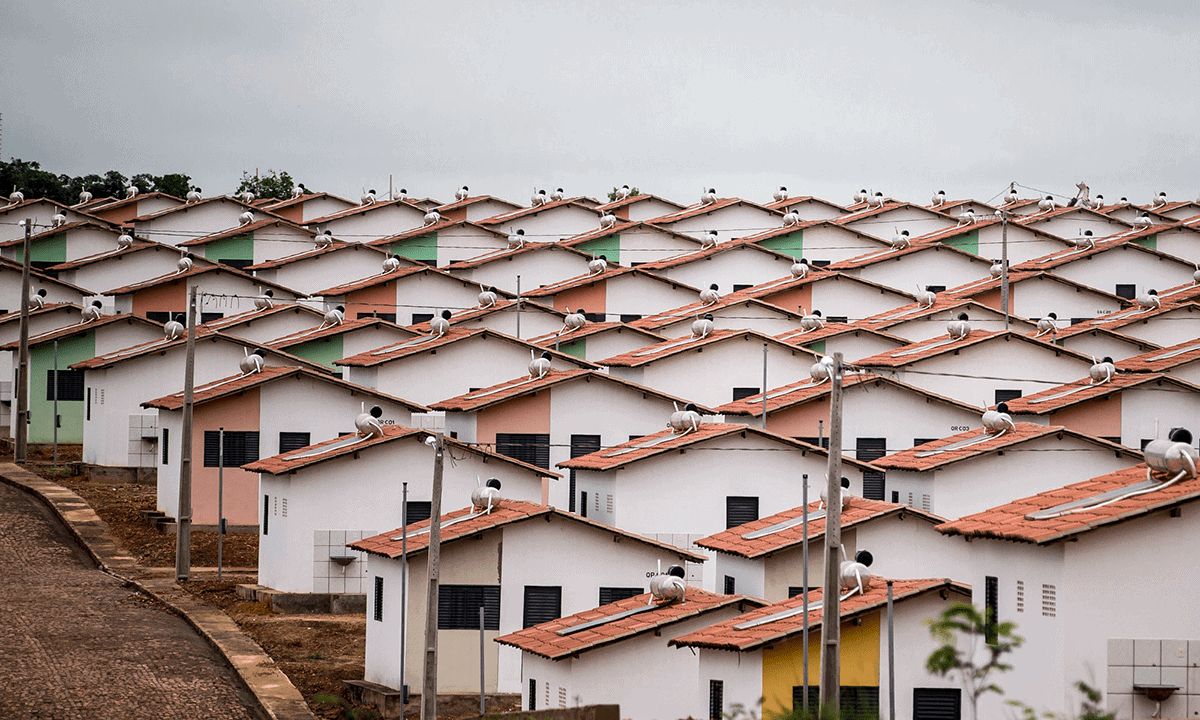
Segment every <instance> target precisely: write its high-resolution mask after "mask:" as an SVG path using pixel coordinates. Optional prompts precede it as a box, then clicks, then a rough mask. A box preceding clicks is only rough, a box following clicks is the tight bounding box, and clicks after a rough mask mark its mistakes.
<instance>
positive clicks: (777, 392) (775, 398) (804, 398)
mask: <svg viewBox="0 0 1200 720" xmlns="http://www.w3.org/2000/svg"><path fill="white" fill-rule="evenodd" d="M864 383H869V384H871V385H874V386H875V387H879V386H881V385H890V386H891V387H894V388H899V389H901V390H907V391H909V392H913V393H916V394H918V395H921V396H923V397H925V398H927V399H930V400H933V401H934V402H938V403H942V404H944V405H951V406H953V407H956V408H959V409H961V410H969V411H972V412H978V411H979V408H977V407H974V406H971V405H968V404H967V403H964V402H961V401H959V400H955V399H953V398H948V397H945V396H942V395H938V394H936V393H932V392H930V391H928V390H926V389H924V388H919V387H917V386H916V385H910V384H908V383H906V382H901V381H900V380H897V379H895V378H891V377H887V376H886V375H874V374H871V373H866V372H861V373H849V372H848V373H846V375H845V377H844V378H843V380H842V387H843V388H845V389H849V388H852V387H854V386H856V385H862V384H864ZM829 390H830V384H829V383H828V382H823V383H820V384H816V383H814V382H813V381H812V380H802V381H800V382H797V383H792V384H790V385H784V386H783V387H779V388H775V389H774V390H770V391H768V392H767V414H768V415H769V414H771V413H773V412H776V411H778V410H783V409H784V408H789V407H793V406H795V405H800V404H803V403H806V402H809V401H811V400H814V399H816V398H819V397H824V396H826V395H828V394H829ZM762 399H763V396H762V393H759V394H757V395H751V396H749V397H746V398H743V399H741V400H734V401H733V402H731V403H726V404H724V405H721V406H719V407H717V408H715V411H716V412H718V413H722V414H725V415H750V416H755V415H761V414H762Z"/></svg>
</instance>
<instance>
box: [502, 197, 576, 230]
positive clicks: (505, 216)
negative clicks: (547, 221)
mask: <svg viewBox="0 0 1200 720" xmlns="http://www.w3.org/2000/svg"><path fill="white" fill-rule="evenodd" d="M564 207H573V208H581V209H583V210H587V211H588V212H590V213H594V214H595V215H596V217H600V213H599V212H597V211H596V209H595V208H593V207H589V206H587V205H584V204H583V203H579V202H576V198H564V199H562V200H551V201H550V202H548V203H546V204H545V205H537V206H535V207H527V208H521V209H520V210H513V211H512V212H506V213H501V214H499V215H493V216H492V217H490V218H483V219H482V220H480V221H479V224H480V225H499V224H500V223H504V222H511V221H513V220H520V219H521V218H523V217H528V216H530V215H537V214H538V213H541V212H546V211H547V210H555V209H557V208H564Z"/></svg>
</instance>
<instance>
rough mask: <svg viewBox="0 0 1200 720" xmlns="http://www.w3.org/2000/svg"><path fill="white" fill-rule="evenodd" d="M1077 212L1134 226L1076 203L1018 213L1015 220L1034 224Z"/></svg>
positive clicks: (1024, 223)
mask: <svg viewBox="0 0 1200 720" xmlns="http://www.w3.org/2000/svg"><path fill="white" fill-rule="evenodd" d="M1077 213H1078V214H1083V215H1092V216H1094V217H1095V219H1097V220H1103V221H1105V222H1110V223H1113V224H1115V225H1123V226H1125V227H1132V225H1130V224H1129V223H1127V222H1125V221H1124V220H1121V219H1120V218H1115V217H1112V216H1111V215H1105V214H1104V213H1100V212H1096V211H1095V210H1093V209H1091V208H1088V207H1084V206H1082V205H1074V206H1072V205H1060V206H1056V207H1055V208H1054V209H1053V210H1043V211H1039V212H1035V213H1031V214H1029V215H1017V216H1015V217H1014V218H1013V222H1016V223H1019V224H1021V225H1032V224H1033V223H1038V222H1042V221H1043V220H1052V219H1054V218H1057V217H1062V216H1063V215H1074V214H1077Z"/></svg>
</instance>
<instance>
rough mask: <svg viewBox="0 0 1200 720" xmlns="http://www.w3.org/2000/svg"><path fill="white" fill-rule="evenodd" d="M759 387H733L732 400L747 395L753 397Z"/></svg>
mask: <svg viewBox="0 0 1200 720" xmlns="http://www.w3.org/2000/svg"><path fill="white" fill-rule="evenodd" d="M759 392H760V391H759V389H758V388H756V387H754V388H751V387H740V388H734V389H733V401H734V402H737V401H738V400H745V399H746V398H748V397H753V396H755V395H757V394H758V393H759Z"/></svg>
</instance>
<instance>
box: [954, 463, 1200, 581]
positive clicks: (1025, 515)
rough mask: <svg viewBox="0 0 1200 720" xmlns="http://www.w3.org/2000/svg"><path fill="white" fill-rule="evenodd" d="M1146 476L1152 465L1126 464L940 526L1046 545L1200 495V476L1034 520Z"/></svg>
mask: <svg viewBox="0 0 1200 720" xmlns="http://www.w3.org/2000/svg"><path fill="white" fill-rule="evenodd" d="M1146 475H1147V468H1146V465H1144V464H1142V465H1135V466H1133V467H1128V468H1122V469H1121V470H1117V471H1116V472H1113V473H1109V474H1108V475H1101V476H1100V477H1095V478H1092V479H1091V480H1085V481H1083V482H1080V483H1074V484H1073V485H1067V486H1066V487H1061V488H1057V489H1054V490H1047V491H1046V492H1041V493H1038V494H1037V495H1032V496H1030V497H1026V498H1021V499H1020V500H1015V501H1013V502H1011V503H1007V504H1005V505H999V506H997V507H994V508H989V509H988V510H984V511H983V512H978V513H975V514H973V515H966V516H963V517H961V518H959V519H957V520H954V521H952V522H948V523H946V524H944V525H939V526H938V530H940V531H941V532H943V533H945V534H946V535H963V536H965V537H984V538H994V539H997V540H1015V541H1018V542H1028V543H1036V544H1038V545H1045V544H1048V543H1052V542H1055V541H1057V540H1063V539H1066V538H1070V537H1074V536H1076V535H1079V534H1081V533H1085V532H1087V531H1089V530H1095V529H1097V528H1101V527H1104V526H1106V525H1112V524H1115V523H1119V522H1123V521H1125V520H1130V519H1132V518H1136V517H1140V516H1142V515H1147V514H1149V513H1151V512H1154V511H1156V510H1165V509H1167V508H1171V507H1175V506H1178V505H1183V504H1185V503H1188V502H1191V501H1193V500H1196V499H1197V498H1200V480H1198V479H1196V478H1190V479H1185V480H1181V481H1180V482H1177V483H1175V484H1174V485H1172V486H1170V487H1167V488H1163V489H1160V490H1156V491H1154V492H1150V493H1146V494H1143V495H1135V496H1133V497H1130V498H1126V499H1123V500H1117V501H1116V502H1113V503H1111V504H1108V505H1103V506H1100V505H1097V506H1095V507H1092V508H1088V509H1086V510H1082V511H1080V512H1073V513H1069V514H1065V515H1062V516H1061V517H1057V518H1049V519H1045V520H1033V519H1031V518H1030V517H1029V516H1030V515H1033V514H1037V513H1039V512H1044V511H1046V510H1050V509H1051V508H1058V507H1060V506H1062V505H1065V504H1066V503H1070V502H1074V501H1079V500H1086V499H1089V498H1094V497H1096V496H1098V495H1101V494H1103V493H1109V492H1112V491H1114V490H1118V491H1119V490H1121V489H1123V488H1127V487H1129V486H1131V485H1134V484H1136V483H1139V482H1142V481H1145V480H1146ZM1148 561H1149V559H1148Z"/></svg>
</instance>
